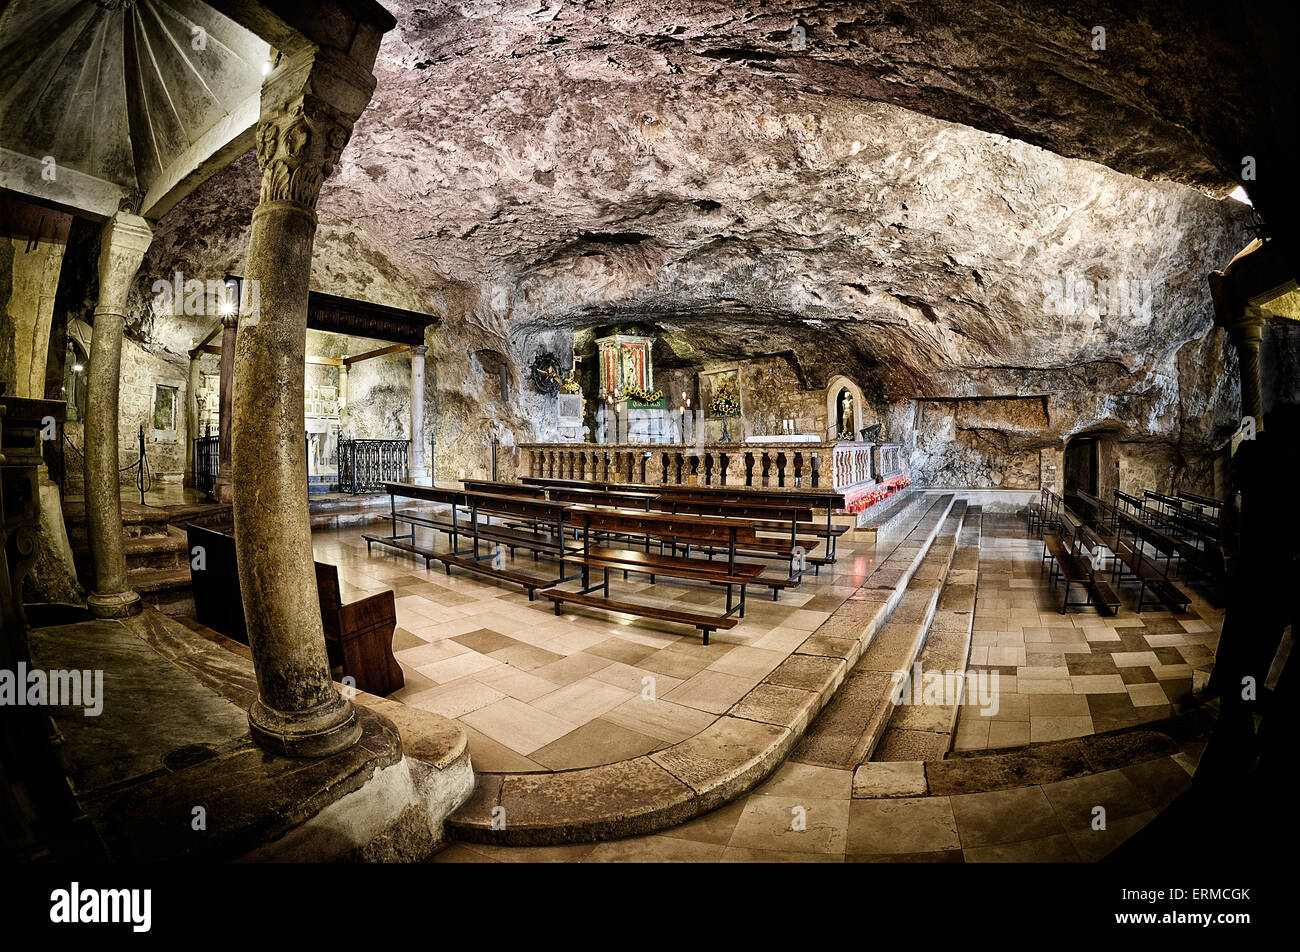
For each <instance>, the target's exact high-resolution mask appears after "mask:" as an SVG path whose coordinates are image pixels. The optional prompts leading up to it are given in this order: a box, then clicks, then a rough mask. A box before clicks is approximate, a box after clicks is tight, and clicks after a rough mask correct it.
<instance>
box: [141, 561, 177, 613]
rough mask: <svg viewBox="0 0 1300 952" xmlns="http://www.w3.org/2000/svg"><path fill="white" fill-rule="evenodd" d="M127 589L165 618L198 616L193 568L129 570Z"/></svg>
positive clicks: (147, 567)
mask: <svg viewBox="0 0 1300 952" xmlns="http://www.w3.org/2000/svg"><path fill="white" fill-rule="evenodd" d="M126 581H127V585H129V586H130V587H131V590H132V591H133V592H136V593H137V594H138V595H139V596H140V598H141V599H142V600H143V601H144V602H145V603H147V604H149V605H152V606H154V607H155V608H157V609H158V610H159V611H160V612H162V613H163V614H164V615H191V614H193V613H194V594H193V592H192V591H191V589H190V566H189V563H188V562H186V563H185V564H184V565H181V566H171V567H167V568H153V567H149V566H144V567H141V568H136V569H128V570H127V573H126Z"/></svg>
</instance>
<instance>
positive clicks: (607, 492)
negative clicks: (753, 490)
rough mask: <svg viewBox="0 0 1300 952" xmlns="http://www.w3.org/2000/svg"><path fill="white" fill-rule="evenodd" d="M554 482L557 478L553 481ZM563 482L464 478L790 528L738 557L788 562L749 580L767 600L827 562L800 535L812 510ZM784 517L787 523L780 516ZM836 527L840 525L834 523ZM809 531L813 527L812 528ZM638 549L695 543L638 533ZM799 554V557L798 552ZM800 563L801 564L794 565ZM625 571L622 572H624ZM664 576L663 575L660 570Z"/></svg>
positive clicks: (609, 504) (488, 485)
mask: <svg viewBox="0 0 1300 952" xmlns="http://www.w3.org/2000/svg"><path fill="white" fill-rule="evenodd" d="M557 482H559V481H557ZM563 482H564V483H565V484H566V485H563V486H539V487H532V486H521V485H520V484H519V483H502V482H492V481H491V480H466V481H465V486H466V488H467V489H484V490H490V491H493V492H497V493H503V494H505V493H520V494H527V493H529V492H533V491H540V492H544V493H545V494H546V495H547V496H548V497H549V498H550V499H552V500H554V501H557V502H569V503H575V504H579V505H589V506H599V507H606V508H614V509H640V510H644V511H646V512H650V511H666V512H674V513H676V512H680V513H696V514H700V515H713V516H718V517H720V518H735V519H741V520H743V521H744V522H745V523H746V524H747V525H750V526H752V527H754V528H755V529H756V530H765V529H766V530H772V531H775V530H777V529H779V530H781V531H789V532H790V536H789V539H790V541H789V542H786V541H784V540H781V541H776V540H770V539H768V538H766V537H764V536H758V537H757V541H756V542H755V544H754V546H752V547H749V548H748V549H746V550H745V551H742V553H741V554H742V555H743V556H745V557H747V558H777V559H781V560H784V561H787V562H788V563H789V566H790V567H789V571H788V573H787V574H786V575H785V576H771V575H760V576H758V577H755V578H752V579H750V580H749V581H750V582H751V583H756V584H759V585H765V586H767V587H768V588H769V589H771V591H772V600H773V601H777V600H778V598H779V594H780V592H781V590H783V589H786V588H790V587H792V586H797V585H798V584H799V582H800V580H801V579H802V577H803V574H804V571H805V566H806V565H808V564H813V565H814V573H815V574H816V573H817V569H818V568H819V567H820V565H821V564H825V563H826V562H828V561H830V560H829V559H825V558H819V557H817V556H813V557H812V558H808V557H807V553H808V552H809V551H810V550H812V549H815V548H816V547H817V546H818V545H819V544H820V542H819V540H817V539H801V538H799V535H798V532H802V531H806V530H805V527H804V526H803V525H802V523H811V522H812V520H813V511H812V510H811V509H808V508H806V507H801V506H795V505H782V506H776V505H767V506H758V505H756V503H755V502H754V501H753V500H745V501H741V502H729V501H723V500H712V499H704V500H701V499H698V498H697V497H694V496H690V497H688V496H668V495H667V494H662V495H661V494H659V493H654V492H641V491H637V490H629V489H617V490H615V489H592V488H589V487H588V486H569V485H567V484H568V483H570V482H573V481H572V480H564V481H563ZM786 519H789V520H790V521H789V523H787V522H785V521H784V520H786ZM569 528H570V530H571V531H572V532H573V533H574V537H575V538H576V537H577V535H578V529H577V527H576V526H572V525H571V526H570V527H569ZM836 528H842V527H839V526H837V527H836ZM810 531H814V532H815V531H816V529H815V528H813V529H812V530H810ZM603 536H605V534H604V533H600V532H598V533H596V537H597V538H598V539H601V538H602V537H603ZM622 538H623V539H624V541H627V542H634V541H635V540H634V539H633V538H632V537H627V536H625V537H622ZM640 538H641V543H640V544H641V547H642V549H643V550H644V552H645V553H646V554H647V555H648V554H649V552H650V547H651V542H652V541H657V542H658V543H659V554H660V556H663V555H664V546H665V545H670V546H672V548H673V553H672V554H673V555H676V554H677V547H678V545H682V546H684V547H685V555H686V556H687V557H689V556H690V548H691V546H692V545H693V544H694V543H693V542H692V540H690V539H685V540H678V539H676V538H669V537H663V536H660V537H654V536H650V535H645V536H641V537H640ZM695 547H696V548H698V549H700V551H704V552H707V553H708V555H709V558H710V559H712V558H713V556H714V555H716V554H719V549H718V548H717V547H714V546H710V545H707V544H705V545H696V546H695ZM801 552H802V553H803V557H802V559H801V558H800V553H801ZM797 562H802V564H796V563H797ZM626 571H627V570H626V569H625V573H624V574H625V576H626ZM660 574H663V573H660Z"/></svg>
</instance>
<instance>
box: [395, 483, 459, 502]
mask: <svg viewBox="0 0 1300 952" xmlns="http://www.w3.org/2000/svg"><path fill="white" fill-rule="evenodd" d="M383 487H384V491H385V492H386V493H388V494H389V495H390V496H396V497H399V498H405V499H421V500H423V501H425V502H437V503H443V504H444V505H448V506H463V505H464V504H465V494H464V492H462V491H461V490H459V489H442V488H441V487H438V486H419V485H416V484H415V483H384V484H383Z"/></svg>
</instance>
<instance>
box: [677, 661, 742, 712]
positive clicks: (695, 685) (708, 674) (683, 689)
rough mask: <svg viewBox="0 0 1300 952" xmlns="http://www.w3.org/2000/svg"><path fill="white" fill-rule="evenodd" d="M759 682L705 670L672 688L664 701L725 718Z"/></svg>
mask: <svg viewBox="0 0 1300 952" xmlns="http://www.w3.org/2000/svg"><path fill="white" fill-rule="evenodd" d="M758 680H759V679H758V678H757V677H737V676H736V675H734V674H723V673H722V672H720V671H711V670H707V669H706V670H704V671H701V672H700V673H699V674H697V675H695V676H694V677H692V678H689V679H688V680H686V681H685V682H684V683H682V684H679V685H678V686H677V687H675V688H673V689H672V690H671V691H669V692H668V693H667V694H665V695H664V700H667V701H672V702H673V703H675V704H683V705H685V706H687V707H693V708H696V709H698V710H701V711H708V712H709V713H711V714H722V713H724V712H726V711H727V709H728V708H730V707H731V705H733V704H735V703H736V702H737V701H739V700H740V699H741V698H742V697H744V696H745V695H746V694H748V693H749V692H750V691H751V690H753V687H754V685H755V684H757V683H758Z"/></svg>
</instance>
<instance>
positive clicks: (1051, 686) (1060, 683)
mask: <svg viewBox="0 0 1300 952" xmlns="http://www.w3.org/2000/svg"><path fill="white" fill-rule="evenodd" d="M1016 681H1017V685H1016V690H1017V691H1018V692H1019V693H1020V694H1073V693H1074V685H1072V684H1071V683H1070V679H1069V678H1020V677H1018V678H1017V679H1016Z"/></svg>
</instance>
